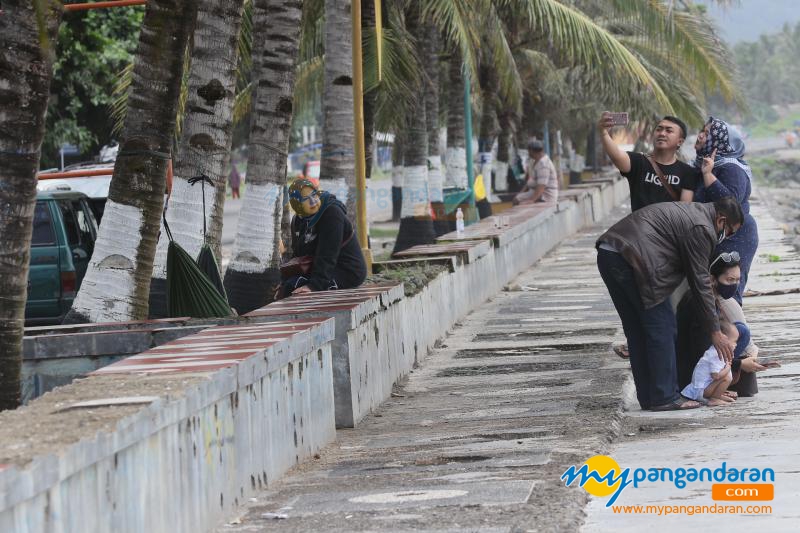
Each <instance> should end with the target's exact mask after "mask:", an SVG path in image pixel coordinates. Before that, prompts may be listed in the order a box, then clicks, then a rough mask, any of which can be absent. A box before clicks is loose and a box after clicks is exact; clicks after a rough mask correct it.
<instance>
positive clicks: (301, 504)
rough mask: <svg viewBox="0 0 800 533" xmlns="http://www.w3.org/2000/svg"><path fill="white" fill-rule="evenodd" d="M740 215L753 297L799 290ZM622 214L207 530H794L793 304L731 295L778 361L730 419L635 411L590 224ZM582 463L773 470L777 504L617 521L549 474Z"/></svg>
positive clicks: (770, 234) (761, 210) (499, 299)
mask: <svg viewBox="0 0 800 533" xmlns="http://www.w3.org/2000/svg"><path fill="white" fill-rule="evenodd" d="M753 211H754V215H755V216H756V218H757V219H758V221H759V226H760V235H761V243H762V244H761V248H760V250H759V253H761V254H766V255H765V256H764V257H760V258H758V259H757V262H756V264H755V265H754V267H753V269H752V271H751V284H750V288H751V289H754V290H766V291H774V290H776V289H791V288H795V287H800V280H799V279H798V277H800V260H798V258H797V254H796V253H795V252H794V251H793V249H792V248H791V246H789V245H788V244H787V243H786V242H785V240H784V237H783V234H782V232H781V231H780V229H779V225H778V224H777V223H776V222H774V221H773V220H772V218H771V217H770V215H769V212H768V211H769V210H768V209H767V208H766V207H765V206H763V205H759V204H758V203H757V202H754V207H753ZM625 213H627V208H624V209H618V210H616V211H615V212H614V213H613V214H612V216H611V217H609V219H608V220H606V221H605V223H604V224H601V225H599V226H597V227H595V228H590V229H588V230H585V231H583V232H582V233H580V234H578V235H576V236H575V237H574V238H572V239H569V240H567V241H565V242H564V243H563V244H562V245H561V246H559V247H558V248H557V249H555V250H554V251H553V252H552V253H550V254H549V255H548V256H547V257H546V258H545V259H543V260H542V261H541V262H540V263H539V264H537V265H536V266H535V267H534V268H532V269H530V270H529V271H527V272H526V273H524V274H523V275H522V276H520V277H519V278H518V279H517V280H515V282H513V283H512V284H511V285H510V286H509V289H510V290H509V291H506V292H503V293H500V294H498V295H497V296H496V297H494V298H493V299H492V300H491V301H490V302H487V303H486V304H485V305H484V306H482V307H481V309H480V310H478V311H476V312H474V313H472V314H471V315H469V316H468V317H467V318H466V319H465V320H464V321H463V323H462V324H461V325H460V326H458V327H457V328H456V329H455V330H454V331H453V332H452V334H451V335H450V336H449V337H448V338H447V339H446V341H445V343H444V345H442V346H441V347H440V349H438V350H436V351H435V353H433V354H431V355H430V356H429V357H428V358H427V359H425V360H424V361H423V364H422V366H421V367H420V368H418V369H417V370H416V371H415V372H414V373H413V374H412V375H411V377H410V379H409V380H408V381H407V383H405V385H404V387H403V388H402V389H398V390H397V392H396V394H395V395H394V397H393V398H392V399H391V400H390V401H388V402H386V403H385V404H384V405H383V406H382V407H381V409H380V411H379V412H378V413H375V414H374V415H372V416H370V417H368V418H367V420H366V421H365V422H364V424H363V425H361V426H360V427H358V428H357V429H355V430H349V431H339V433H338V441H337V442H336V444H334V445H332V446H331V447H329V448H327V449H326V450H325V452H324V453H323V454H322V455H321V457H319V458H318V459H317V460H315V461H312V462H310V463H308V464H306V465H303V466H301V467H299V468H297V469H295V470H294V471H292V472H290V473H289V474H288V475H287V476H286V477H285V478H284V479H282V480H280V481H279V482H277V483H276V484H275V485H274V486H273V487H272V488H271V490H269V491H267V492H264V493H262V494H260V495H259V496H258V498H255V499H254V500H251V502H250V503H249V504H247V505H246V506H245V507H243V508H242V509H241V511H240V513H238V516H237V517H235V519H234V520H233V523H231V524H228V525H225V526H222V527H220V529H219V531H237V532H243V531H270V530H273V529H274V530H281V531H431V532H449V531H453V532H456V531H478V532H517V531H577V530H579V529H581V528H582V529H581V530H582V531H584V532H586V533H590V532H591V533H594V532H605V531H637V532H638V531H642V530H644V529H645V528H647V530H648V531H652V532H661V531H664V532H667V531H669V532H671V531H676V530H682V529H686V528H692V529H695V530H700V531H716V530H724V531H731V532H733V531H745V530H747V531H750V530H752V529H753V528H761V530H763V531H770V532H772V531H795V530H797V524H798V523H800V521H799V520H798V518H800V516H799V515H800V511H798V510H797V507H796V506H795V505H793V503H794V501H796V499H797V496H798V489H799V488H800V483H798V481H799V480H800V477H799V473H798V469H797V466H796V464H797V462H798V454H799V453H800V452H799V451H798V450H799V449H798V447H797V438H798V431H797V429H796V427H797V426H798V424H800V415H798V408H799V407H800V401H799V400H798V393H797V388H796V385H797V381H798V379H800V378H798V376H800V363H798V362H797V361H798V360H800V357H798V354H797V352H796V346H797V344H798V339H800V333H798V330H797V326H798V325H800V311H799V310H798V309H800V308H798V303H800V295H798V294H787V295H782V296H758V297H748V298H746V300H745V312H746V314H747V317H748V319H749V320H750V323H751V326H752V329H753V332H754V336H755V339H756V341H757V342H758V344H759V345H760V346H761V348H762V354H763V356H764V357H769V358H775V359H779V360H781V361H782V362H783V363H784V366H783V368H781V369H777V370H770V371H767V372H765V373H762V374H761V375H760V376H759V387H760V389H761V393H760V394H759V395H758V396H757V397H755V398H753V399H741V400H740V401H739V402H738V404H737V405H736V406H734V407H732V408H720V409H709V408H703V409H698V410H693V411H687V412H681V413H658V414H656V413H649V412H642V411H641V410H639V408H638V405H636V403H635V400H634V398H633V387H632V381H631V379H630V372H629V369H628V363H627V362H625V361H623V360H621V359H619V358H617V357H616V356H615V355H613V353H612V352H611V350H610V344H611V342H612V340H621V334H620V327H619V321H618V318H617V315H616V313H615V311H614V309H613V307H612V305H611V302H610V300H609V298H608V295H607V292H606V290H605V287H604V286H603V284H602V281H601V280H600V278H599V275H598V274H597V268H596V265H595V257H596V253H595V251H594V249H593V244H594V241H595V239H596V238H597V236H598V235H599V234H600V232H601V228H603V227H605V226H607V225H609V224H610V223H611V222H612V221H614V220H617V219H619V218H621V217H622V216H623V215H624V214H625ZM770 256H771V257H770ZM623 407H624V409H625V410H623ZM597 454H603V455H610V456H612V457H613V458H614V459H616V461H617V462H618V463H619V464H620V465H621V466H622V467H623V468H626V467H631V468H637V467H644V468H650V467H653V468H673V469H674V468H678V467H681V466H683V467H691V466H695V467H698V468H699V467H711V468H717V467H719V466H720V464H721V462H722V461H726V462H727V464H728V465H729V466H730V467H735V468H739V469H741V468H745V467H757V468H766V467H770V468H773V469H775V471H776V483H775V489H776V497H775V500H774V501H773V502H744V503H743V504H744V505H749V504H753V503H756V504H758V503H768V504H772V506H773V508H774V512H773V514H771V515H767V516H720V515H705V516H703V515H694V516H685V515H679V516H671V517H653V516H637V515H619V514H614V513H613V511H612V510H611V509H606V508H605V503H606V499H595V498H593V497H592V500H591V502H590V497H589V496H588V494H587V492H586V491H584V490H583V489H581V488H578V487H576V486H573V487H565V486H564V483H563V482H562V481H561V480H560V476H561V475H562V474H563V473H564V471H565V470H566V469H567V468H568V467H569V466H571V465H576V466H580V465H582V464H583V463H584V462H585V461H586V460H587V459H588V458H589V457H591V456H593V455H597ZM619 503H620V504H624V505H636V504H645V505H647V504H650V505H712V504H713V503H714V502H713V501H712V499H711V496H710V483H707V484H700V483H696V484H692V485H690V486H689V487H688V488H686V489H683V490H681V489H677V488H675V487H674V486H673V485H672V484H660V485H658V484H651V485H650V486H649V487H648V488H644V487H642V488H638V489H634V488H628V489H627V490H626V491H625V493H624V494H623V495H622V496H621V497H620V500H619ZM720 503H722V502H720ZM734 503H736V502H734ZM587 504H588V507H587ZM587 514H588V516H587ZM276 515H277V516H278V517H279V518H275V516H276Z"/></svg>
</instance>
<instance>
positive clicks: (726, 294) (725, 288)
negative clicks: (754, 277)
mask: <svg viewBox="0 0 800 533" xmlns="http://www.w3.org/2000/svg"><path fill="white" fill-rule="evenodd" d="M738 287H739V286H738V285H736V284H735V283H734V284H733V285H726V284H724V283H717V294H719V297H720V298H722V299H723V300H730V299H731V298H733V296H734V295H735V294H736V289H737V288H738Z"/></svg>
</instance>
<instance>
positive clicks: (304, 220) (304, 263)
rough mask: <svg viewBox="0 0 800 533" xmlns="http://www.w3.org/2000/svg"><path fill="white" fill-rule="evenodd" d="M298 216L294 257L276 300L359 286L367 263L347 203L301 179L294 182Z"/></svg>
mask: <svg viewBox="0 0 800 533" xmlns="http://www.w3.org/2000/svg"><path fill="white" fill-rule="evenodd" d="M289 204H290V205H291V206H292V210H294V212H295V213H296V215H295V216H294V218H292V259H291V260H290V261H289V262H288V263H284V264H283V265H281V285H280V287H278V291H277V292H276V294H275V299H276V300H277V299H281V298H286V297H287V296H290V295H292V294H300V293H304V292H312V291H329V290H335V289H351V288H353V287H358V286H359V285H361V284H362V283H364V280H365V279H366V277H367V265H366V262H365V261H364V256H363V255H362V253H361V248H360V247H359V244H358V239H357V238H356V236H355V230H354V228H353V225H352V224H351V223H350V221H349V220H348V219H347V208H346V207H345V206H344V204H342V202H340V201H339V200H337V199H336V197H335V196H334V195H332V194H330V193H328V192H325V191H320V190H319V189H318V188H317V187H316V186H315V185H314V183H312V182H311V181H310V180H307V179H305V178H299V179H296V180H294V181H293V182H292V184H291V185H290V186H289Z"/></svg>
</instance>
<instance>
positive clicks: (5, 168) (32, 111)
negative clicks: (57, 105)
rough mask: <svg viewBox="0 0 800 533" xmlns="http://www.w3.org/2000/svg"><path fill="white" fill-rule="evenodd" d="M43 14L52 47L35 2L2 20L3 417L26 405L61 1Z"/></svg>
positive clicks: (6, 6)
mask: <svg viewBox="0 0 800 533" xmlns="http://www.w3.org/2000/svg"><path fill="white" fill-rule="evenodd" d="M39 8H40V9H42V11H41V12H40V13H41V14H43V15H44V17H45V18H44V21H45V27H44V28H42V29H44V30H45V31H46V34H47V41H46V42H42V41H41V40H40V38H39V24H38V23H37V18H36V17H37V14H36V8H35V7H34V5H33V3H32V2H31V1H30V0H11V1H9V2H3V13H2V14H0V103H1V104H0V183H2V187H0V302H2V304H0V411H2V410H4V409H14V408H15V407H17V406H18V405H19V402H20V392H21V388H20V380H21V375H22V335H23V327H24V324H25V302H26V300H27V286H28V266H29V265H28V264H29V262H30V250H31V233H32V231H33V212H34V209H35V207H36V172H37V171H38V170H39V155H40V152H39V150H40V148H41V145H42V139H43V138H44V117H45V112H46V111H47V101H48V98H49V96H50V78H51V74H52V65H53V57H54V54H53V47H54V46H55V42H56V35H57V33H58V25H59V22H60V21H61V12H62V8H61V2H60V1H55V0H53V1H49V2H46V3H45V2H41V3H40V4H39Z"/></svg>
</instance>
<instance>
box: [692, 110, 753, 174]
mask: <svg viewBox="0 0 800 533" xmlns="http://www.w3.org/2000/svg"><path fill="white" fill-rule="evenodd" d="M706 126H708V134H707V135H706V142H705V144H703V146H701V147H700V148H699V149H698V150H697V159H696V160H695V166H696V167H697V168H702V167H703V158H704V157H708V156H710V155H711V154H712V153H714V149H716V150H717V155H716V157H715V158H714V168H717V167H719V166H722V165H725V164H729V163H732V164H735V165H737V166H739V167H741V168H742V169H744V171H745V172H747V175H748V176H749V177H750V178H751V179H752V173H751V171H750V166H749V165H748V164H747V162H746V161H745V160H744V150H745V145H744V140H743V139H742V135H741V134H740V133H739V131H738V130H736V129H735V128H731V127H730V126H729V125H728V123H727V122H725V121H724V120H720V119H718V118H714V117H708V122H706Z"/></svg>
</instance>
